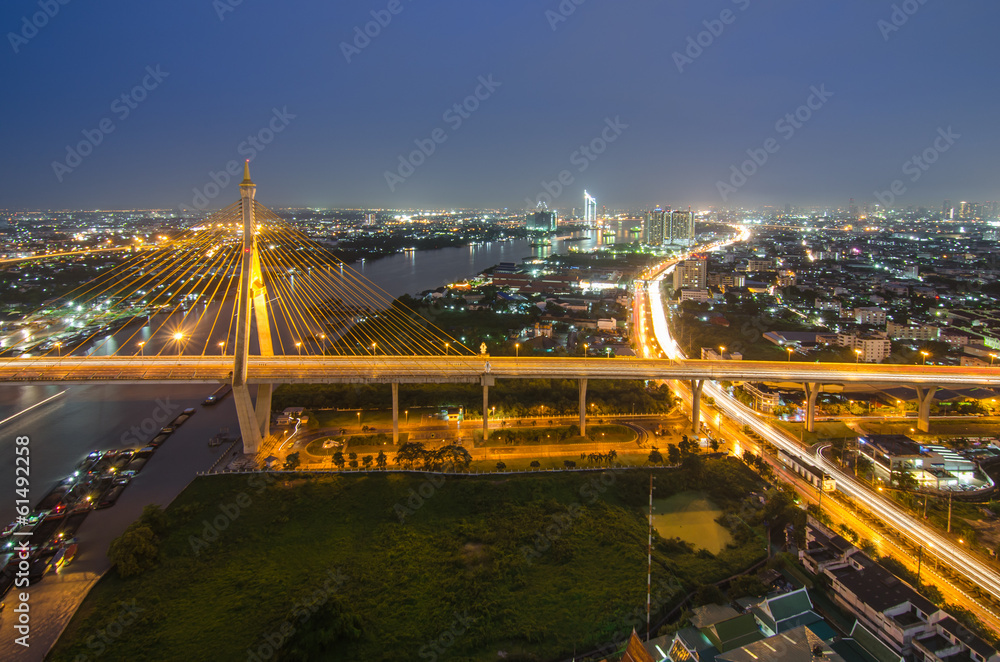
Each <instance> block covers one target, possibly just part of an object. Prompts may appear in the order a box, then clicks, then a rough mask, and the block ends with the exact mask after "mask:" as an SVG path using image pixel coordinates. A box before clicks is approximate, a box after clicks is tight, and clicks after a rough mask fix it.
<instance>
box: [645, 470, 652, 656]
mask: <svg viewBox="0 0 1000 662" xmlns="http://www.w3.org/2000/svg"><path fill="white" fill-rule="evenodd" d="M646 559H647V567H646V641H649V612H650V604H651V603H652V597H651V596H652V587H653V474H652V473H651V474H649V545H648V547H647V548H646Z"/></svg>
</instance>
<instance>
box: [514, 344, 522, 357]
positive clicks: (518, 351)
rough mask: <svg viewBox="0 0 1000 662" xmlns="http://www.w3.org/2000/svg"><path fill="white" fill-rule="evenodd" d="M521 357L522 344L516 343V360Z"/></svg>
mask: <svg viewBox="0 0 1000 662" xmlns="http://www.w3.org/2000/svg"><path fill="white" fill-rule="evenodd" d="M520 356H521V343H519V342H516V343H514V358H515V359H516V358H520Z"/></svg>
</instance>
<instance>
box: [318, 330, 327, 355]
mask: <svg viewBox="0 0 1000 662" xmlns="http://www.w3.org/2000/svg"><path fill="white" fill-rule="evenodd" d="M319 340H320V345H319V353H320V354H326V334H325V333H321V334H319Z"/></svg>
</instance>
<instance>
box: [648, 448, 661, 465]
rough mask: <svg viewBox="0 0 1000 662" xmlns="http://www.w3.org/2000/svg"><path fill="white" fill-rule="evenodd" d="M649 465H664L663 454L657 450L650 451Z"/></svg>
mask: <svg viewBox="0 0 1000 662" xmlns="http://www.w3.org/2000/svg"><path fill="white" fill-rule="evenodd" d="M649 463H650V464H662V463H663V453H661V452H660V451H659V450H657V449H655V448H654V449H653V450H651V451H649Z"/></svg>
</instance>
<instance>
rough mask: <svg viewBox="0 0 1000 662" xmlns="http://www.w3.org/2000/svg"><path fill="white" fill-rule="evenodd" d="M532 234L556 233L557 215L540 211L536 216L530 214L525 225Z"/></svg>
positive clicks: (544, 210)
mask: <svg viewBox="0 0 1000 662" xmlns="http://www.w3.org/2000/svg"><path fill="white" fill-rule="evenodd" d="M525 225H526V226H527V228H528V231H530V232H554V231H555V229H556V213H555V212H554V211H549V210H547V209H540V210H538V211H536V212H535V213H534V214H528V218H527V223H526V224H525Z"/></svg>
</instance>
